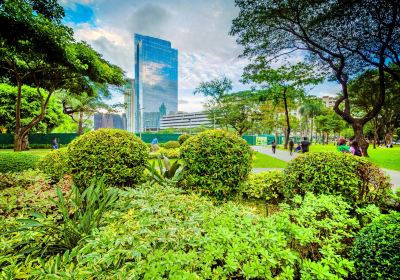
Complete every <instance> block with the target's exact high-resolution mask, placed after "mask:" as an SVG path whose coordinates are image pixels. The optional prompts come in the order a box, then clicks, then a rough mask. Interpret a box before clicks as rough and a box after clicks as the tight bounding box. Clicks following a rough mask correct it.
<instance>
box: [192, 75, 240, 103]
mask: <svg viewBox="0 0 400 280" xmlns="http://www.w3.org/2000/svg"><path fill="white" fill-rule="evenodd" d="M231 90H232V81H231V80H230V79H228V78H227V77H222V78H216V79H214V80H211V81H208V82H201V83H200V85H199V86H198V87H197V88H196V89H195V90H194V92H193V94H195V95H196V94H203V95H204V96H205V97H210V98H211V102H212V103H213V105H217V104H218V103H219V101H220V100H221V98H222V97H223V96H224V95H225V94H227V93H228V92H229V91H231Z"/></svg>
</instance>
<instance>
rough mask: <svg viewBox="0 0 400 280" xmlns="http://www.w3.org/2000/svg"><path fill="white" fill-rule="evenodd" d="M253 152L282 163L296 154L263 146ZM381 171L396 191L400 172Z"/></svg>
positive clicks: (399, 181) (399, 180)
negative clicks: (273, 150) (388, 178)
mask: <svg viewBox="0 0 400 280" xmlns="http://www.w3.org/2000/svg"><path fill="white" fill-rule="evenodd" d="M252 148H253V150H254V151H257V152H259V153H262V154H265V155H268V156H271V157H274V158H277V159H280V160H283V161H286V162H287V161H290V160H292V159H293V158H295V157H296V156H297V155H298V154H296V153H293V155H292V156H291V155H290V154H289V152H288V151H285V150H278V149H277V150H276V151H275V154H274V153H273V152H272V148H271V147H270V146H268V147H264V146H252ZM282 169H283V168H253V172H254V173H260V172H263V171H267V170H282ZM382 170H383V171H384V172H385V173H386V175H388V176H389V177H390V179H391V181H392V184H393V190H396V189H397V188H399V187H400V172H399V171H396V170H389V169H384V168H382Z"/></svg>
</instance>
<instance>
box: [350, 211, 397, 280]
mask: <svg viewBox="0 0 400 280" xmlns="http://www.w3.org/2000/svg"><path fill="white" fill-rule="evenodd" d="M399 248H400V213H398V212H393V213H391V214H386V215H382V216H380V217H378V218H376V219H375V220H374V221H373V222H372V223H371V224H370V225H368V226H366V227H365V228H363V229H362V230H361V231H360V232H359V234H358V236H357V238H356V240H355V241H354V247H353V249H352V251H351V255H352V258H353V260H354V263H355V268H356V271H357V273H356V279H398V277H399V275H400V250H399Z"/></svg>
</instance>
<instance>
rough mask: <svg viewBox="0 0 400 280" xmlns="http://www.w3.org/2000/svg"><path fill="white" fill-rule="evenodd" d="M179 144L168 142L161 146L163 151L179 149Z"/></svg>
mask: <svg viewBox="0 0 400 280" xmlns="http://www.w3.org/2000/svg"><path fill="white" fill-rule="evenodd" d="M180 146H181V144H179V142H178V141H168V142H166V143H164V144H163V145H162V147H163V148H165V149H176V148H179V147H180Z"/></svg>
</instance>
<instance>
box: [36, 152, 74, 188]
mask: <svg viewBox="0 0 400 280" xmlns="http://www.w3.org/2000/svg"><path fill="white" fill-rule="evenodd" d="M37 166H38V169H39V170H41V171H42V172H43V173H45V174H47V175H49V176H50V178H51V179H52V180H53V181H54V182H58V181H59V180H60V179H61V178H62V177H64V175H65V174H67V173H68V165H67V149H66V148H62V149H55V150H52V151H51V152H50V153H48V154H46V155H45V156H44V157H42V158H41V159H40V160H39V162H38V165H37Z"/></svg>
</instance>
